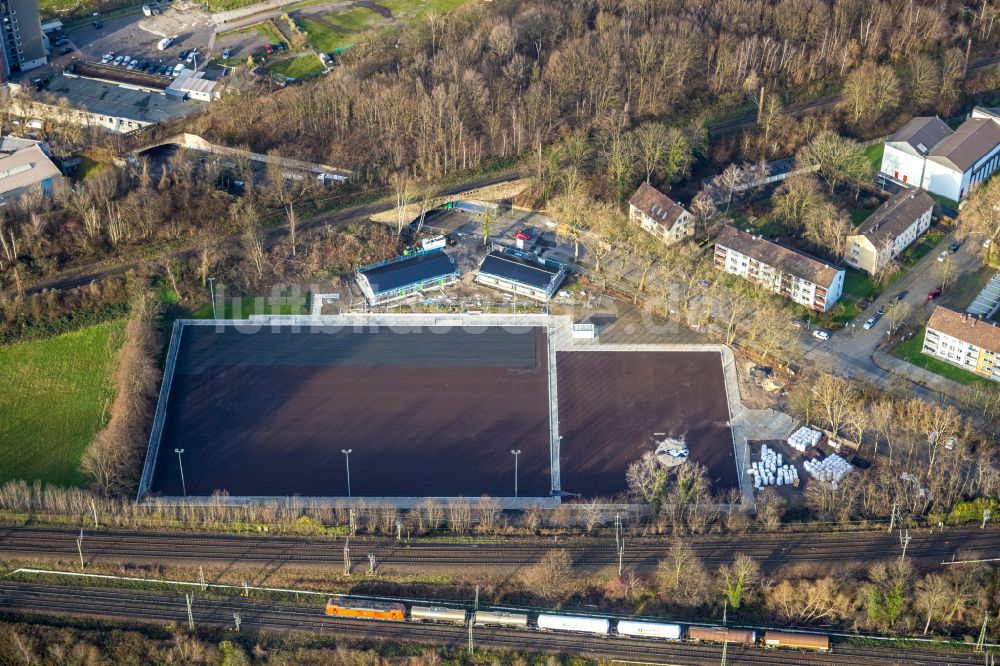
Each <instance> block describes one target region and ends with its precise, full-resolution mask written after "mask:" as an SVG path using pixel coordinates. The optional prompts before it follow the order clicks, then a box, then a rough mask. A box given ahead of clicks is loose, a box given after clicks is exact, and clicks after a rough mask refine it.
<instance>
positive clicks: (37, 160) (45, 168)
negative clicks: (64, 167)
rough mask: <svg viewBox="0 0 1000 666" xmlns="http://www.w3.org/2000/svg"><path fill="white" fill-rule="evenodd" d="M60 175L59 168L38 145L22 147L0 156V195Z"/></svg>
mask: <svg viewBox="0 0 1000 666" xmlns="http://www.w3.org/2000/svg"><path fill="white" fill-rule="evenodd" d="M60 175H61V174H60V173H59V169H58V168H57V167H56V165H55V164H53V163H52V160H50V159H49V158H48V157H47V156H46V155H45V153H43V152H42V149H41V148H40V147H39V146H37V145H34V146H28V147H27V148H22V149H21V150H18V151H17V152H15V153H13V154H11V155H6V156H3V157H0V196H3V195H6V194H10V193H12V192H16V191H17V190H21V189H24V188H26V187H32V186H34V185H38V184H39V183H41V182H42V181H45V180H48V179H50V178H56V177H59V176H60Z"/></svg>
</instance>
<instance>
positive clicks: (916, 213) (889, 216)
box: [853, 190, 934, 248]
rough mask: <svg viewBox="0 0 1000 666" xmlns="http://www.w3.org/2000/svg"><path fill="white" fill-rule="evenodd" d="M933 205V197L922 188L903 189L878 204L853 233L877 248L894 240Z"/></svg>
mask: <svg viewBox="0 0 1000 666" xmlns="http://www.w3.org/2000/svg"><path fill="white" fill-rule="evenodd" d="M933 207H934V199H931V197H930V195H928V194H927V193H926V192H924V191H923V190H903V191H902V192H900V193H899V194H897V195H895V196H894V197H892V198H891V199H889V200H888V201H886V202H885V203H884V204H882V205H881V206H879V207H878V210H876V211H875V212H874V213H872V214H871V215H869V216H868V219H866V220H865V221H864V222H862V223H861V226H860V227H858V229H857V231H855V232H854V234H853V235H855V236H864V237H866V238H867V239H868V240H869V241H871V243H872V245H874V246H875V247H876V248H877V247H879V246H881V245H882V244H883V243H884V242H885V241H892V240H895V239H896V238H897V237H898V236H899V235H900V234H901V233H903V232H904V231H906V230H907V229H908V228H909V227H910V225H911V224H913V222H914V220H916V219H917V218H918V217H920V216H921V215H923V214H924V213H925V212H927V209H929V208H933Z"/></svg>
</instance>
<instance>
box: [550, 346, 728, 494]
mask: <svg viewBox="0 0 1000 666" xmlns="http://www.w3.org/2000/svg"><path fill="white" fill-rule="evenodd" d="M556 368H557V371H558V381H559V433H560V435H562V442H561V445H560V461H561V462H560V475H561V481H562V489H563V490H564V491H565V492H569V493H580V494H582V495H583V496H584V497H611V496H614V495H617V494H620V493H624V492H625V491H626V490H627V485H626V482H625V472H626V470H627V469H628V466H629V464H630V463H631V462H633V461H635V460H638V459H639V458H640V457H641V456H642V454H643V453H644V452H645V451H647V450H649V451H652V450H654V449H655V448H656V441H657V440H658V439H662V435H661V436H658V435H657V433H662V434H663V435H666V436H671V437H679V436H683V437H684V438H685V440H686V442H687V445H688V449H689V450H690V456H689V458H688V460H689V461H693V462H698V463H701V464H702V465H704V466H705V467H706V468H707V469H708V477H709V479H710V481H711V482H712V487H713V490H714V491H715V492H716V493H720V492H721V491H725V490H726V489H728V488H735V487H736V486H737V477H736V461H735V458H734V454H733V439H732V434H731V432H730V428H729V407H728V404H727V402H726V390H725V379H724V377H723V373H722V363H721V360H720V358H719V355H718V354H717V353H712V352H659V351H653V352H596V351H593V352H591V351H587V352H559V353H558V354H557V357H556Z"/></svg>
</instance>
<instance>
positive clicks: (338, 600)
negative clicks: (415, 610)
mask: <svg viewBox="0 0 1000 666" xmlns="http://www.w3.org/2000/svg"><path fill="white" fill-rule="evenodd" d="M326 614H327V615H336V616H337V617H361V618H369V619H373V620H405V619H406V606H404V605H403V604H396V603H392V602H389V601H371V600H368V599H349V598H347V597H330V599H329V600H328V601H327V602H326Z"/></svg>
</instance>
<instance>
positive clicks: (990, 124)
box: [929, 118, 1000, 171]
mask: <svg viewBox="0 0 1000 666" xmlns="http://www.w3.org/2000/svg"><path fill="white" fill-rule="evenodd" d="M998 145H1000V122H997V121H996V120H994V119H992V118H969V119H968V120H966V121H965V122H964V123H962V125H961V126H960V127H959V128H958V129H957V130H956V131H955V133H954V134H952V135H951V136H949V137H948V138H946V139H944V140H943V141H941V142H940V143H939V144H937V145H936V146H934V148H933V149H931V152H930V155H929V157H930V158H931V159H934V160H935V161H936V162H940V161H947V162H950V163H951V164H953V165H954V166H955V167H957V168H958V169H960V170H962V171H968V170H969V169H971V168H972V166H973V165H974V164H975V163H976V162H978V161H979V160H980V159H981V158H983V157H985V156H986V155H987V154H988V153H989V152H990V151H991V150H993V149H994V148H996V147H997V146H998Z"/></svg>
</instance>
